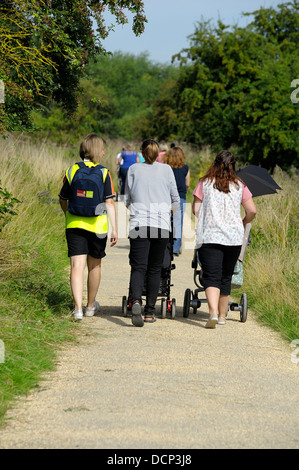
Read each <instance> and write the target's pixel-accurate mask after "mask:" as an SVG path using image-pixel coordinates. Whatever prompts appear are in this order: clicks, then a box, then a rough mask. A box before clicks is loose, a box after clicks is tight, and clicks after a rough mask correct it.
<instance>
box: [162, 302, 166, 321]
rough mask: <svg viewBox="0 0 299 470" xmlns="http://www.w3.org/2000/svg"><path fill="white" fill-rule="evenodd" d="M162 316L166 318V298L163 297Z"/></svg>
mask: <svg viewBox="0 0 299 470" xmlns="http://www.w3.org/2000/svg"><path fill="white" fill-rule="evenodd" d="M161 318H166V299H165V298H163V299H161Z"/></svg>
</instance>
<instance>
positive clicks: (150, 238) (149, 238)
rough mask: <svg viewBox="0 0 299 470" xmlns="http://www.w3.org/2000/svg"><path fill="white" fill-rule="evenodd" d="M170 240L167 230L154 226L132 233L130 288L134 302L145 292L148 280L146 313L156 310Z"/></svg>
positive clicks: (139, 299)
mask: <svg viewBox="0 0 299 470" xmlns="http://www.w3.org/2000/svg"><path fill="white" fill-rule="evenodd" d="M168 240H169V232H168V231H167V230H162V231H161V230H160V229H155V228H153V227H141V228H140V230H139V233H138V232H137V231H136V230H134V232H133V233H131V234H130V255H129V258H130V265H131V276H130V290H131V296H132V302H134V301H136V300H138V301H139V302H140V303H141V297H142V295H143V293H144V288H145V281H146V292H145V294H146V305H145V308H144V313H148V314H151V313H153V312H154V310H155V304H156V300H157V296H158V292H159V287H160V277H161V268H162V265H163V260H164V253H165V249H166V246H167V242H168Z"/></svg>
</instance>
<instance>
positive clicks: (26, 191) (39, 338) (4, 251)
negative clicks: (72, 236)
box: [0, 140, 76, 421]
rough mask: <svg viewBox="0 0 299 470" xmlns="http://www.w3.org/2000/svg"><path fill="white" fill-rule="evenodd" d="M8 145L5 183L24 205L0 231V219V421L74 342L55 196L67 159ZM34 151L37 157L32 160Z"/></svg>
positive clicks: (21, 145)
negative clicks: (1, 355)
mask: <svg viewBox="0 0 299 470" xmlns="http://www.w3.org/2000/svg"><path fill="white" fill-rule="evenodd" d="M5 144H6V148H3V149H2V151H3V153H2V155H1V177H2V186H3V187H5V188H8V189H9V191H10V192H11V193H12V194H13V195H15V196H16V195H18V199H19V200H21V203H19V204H15V206H14V209H15V210H17V212H18V215H14V216H12V217H11V218H10V220H7V221H6V222H7V223H6V225H5V226H4V227H3V219H2V221H1V222H2V224H1V227H2V231H1V233H0V247H1V249H0V253H1V254H0V282H1V295H0V322H1V330H0V339H1V341H3V344H4V346H5V360H4V362H3V363H1V364H0V421H1V420H3V418H4V416H5V412H6V410H7V408H8V407H9V406H10V405H11V402H12V401H13V399H14V398H15V397H17V396H19V395H21V394H27V393H28V392H29V391H30V390H31V389H32V388H33V387H35V386H37V385H38V383H39V381H40V379H41V374H42V373H43V372H45V371H48V370H51V369H52V368H53V367H55V359H56V356H57V351H58V350H59V347H60V346H61V345H62V344H64V343H65V342H67V341H73V340H74V339H75V338H76V334H75V328H76V326H75V324H74V323H73V322H72V321H71V315H70V312H71V307H72V297H71V293H70V288H69V284H68V266H69V260H68V258H67V255H66V243H65V238H64V219H63V214H62V211H61V209H60V207H59V204H58V198H57V194H58V191H59V187H60V185H61V178H62V174H61V168H62V167H63V166H64V167H65V166H66V163H65V159H64V158H63V156H62V155H59V156H57V155H56V156H55V155H51V152H49V151H47V153H45V158H40V157H38V155H39V156H41V155H42V151H43V148H42V147H41V146H40V147H39V149H34V148H33V147H31V146H30V144H29V143H28V142H27V143H26V142H21V141H20V140H19V141H17V142H16V141H15V140H12V141H9V142H5ZM35 152H36V158H37V160H36V162H32V161H31V158H32V155H33V154H34V153H35ZM9 154H10V155H9ZM9 157H10V158H9ZM38 158H39V159H38ZM61 159H62V160H63V164H62V163H61V161H60V160H61ZM47 164H48V165H49V167H50V169H49V168H48V167H47ZM57 169H58V172H57ZM15 175H17V177H16V176H15ZM41 191H50V193H51V196H53V197H51V198H49V197H46V198H45V197H44V198H43V197H40V196H39V193H40V192H41ZM47 194H49V192H48V193H47Z"/></svg>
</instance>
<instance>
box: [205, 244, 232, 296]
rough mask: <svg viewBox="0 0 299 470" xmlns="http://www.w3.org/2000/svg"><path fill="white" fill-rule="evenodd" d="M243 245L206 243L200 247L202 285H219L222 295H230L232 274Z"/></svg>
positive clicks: (206, 286)
mask: <svg viewBox="0 0 299 470" xmlns="http://www.w3.org/2000/svg"><path fill="white" fill-rule="evenodd" d="M240 251H241V246H227V245H218V244H217V243H206V244H203V245H202V247H201V248H199V249H198V258H199V261H200V263H201V266H202V271H203V274H202V280H201V284H202V286H203V287H204V288H205V289H207V288H208V287H217V288H218V289H220V294H221V295H230V291H231V281H232V275H233V273H234V267H235V264H236V262H237V260H238V257H239V254H240Z"/></svg>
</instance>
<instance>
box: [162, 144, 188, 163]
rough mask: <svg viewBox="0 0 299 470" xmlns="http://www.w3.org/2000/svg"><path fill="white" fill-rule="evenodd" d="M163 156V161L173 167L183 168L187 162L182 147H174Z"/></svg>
mask: <svg viewBox="0 0 299 470" xmlns="http://www.w3.org/2000/svg"><path fill="white" fill-rule="evenodd" d="M162 158H163V163H168V165H170V166H171V167H172V168H182V167H183V166H184V164H185V155H184V152H183V150H182V149H181V148H180V147H172V148H171V149H170V150H168V152H166V153H165V154H164V155H163V157H162Z"/></svg>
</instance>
